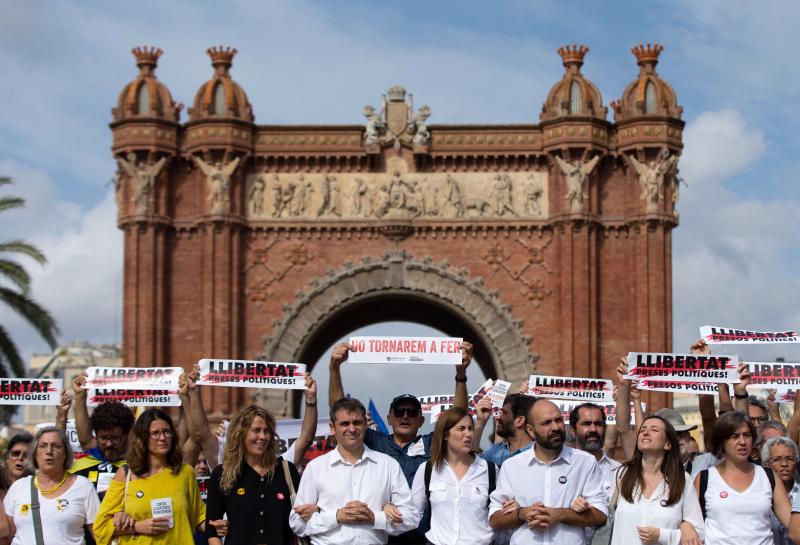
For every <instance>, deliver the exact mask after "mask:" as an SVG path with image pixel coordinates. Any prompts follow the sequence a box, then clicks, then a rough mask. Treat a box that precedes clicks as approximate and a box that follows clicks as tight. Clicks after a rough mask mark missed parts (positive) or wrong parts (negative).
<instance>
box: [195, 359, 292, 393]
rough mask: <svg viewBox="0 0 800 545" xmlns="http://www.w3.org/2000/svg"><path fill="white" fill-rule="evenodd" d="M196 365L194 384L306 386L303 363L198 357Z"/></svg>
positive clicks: (244, 386)
mask: <svg viewBox="0 0 800 545" xmlns="http://www.w3.org/2000/svg"><path fill="white" fill-rule="evenodd" d="M199 365H200V380H198V381H197V384H202V385H207V386H235V387H237V388H281V389H284V390H304V389H305V387H306V386H305V384H306V381H305V376H304V374H305V372H306V366H305V364H304V363H275V362H266V361H247V360H212V359H202V360H200V362H199Z"/></svg>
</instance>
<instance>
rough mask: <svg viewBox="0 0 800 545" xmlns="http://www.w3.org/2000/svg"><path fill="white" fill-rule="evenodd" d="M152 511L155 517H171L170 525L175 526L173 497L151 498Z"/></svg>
mask: <svg viewBox="0 0 800 545" xmlns="http://www.w3.org/2000/svg"><path fill="white" fill-rule="evenodd" d="M150 511H151V512H152V513H153V518H156V517H169V527H170V528H172V527H174V526H175V519H174V517H173V516H172V498H169V497H167V498H158V499H155V500H150Z"/></svg>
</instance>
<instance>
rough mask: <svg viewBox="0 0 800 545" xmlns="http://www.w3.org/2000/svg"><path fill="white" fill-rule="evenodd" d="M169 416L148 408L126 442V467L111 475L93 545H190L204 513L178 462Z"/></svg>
mask: <svg viewBox="0 0 800 545" xmlns="http://www.w3.org/2000/svg"><path fill="white" fill-rule="evenodd" d="M177 439H178V437H177V432H176V430H175V426H174V425H173V423H172V419H171V418H170V417H169V415H168V414H166V413H165V412H163V411H161V410H159V409H147V410H146V411H144V412H143V413H142V414H141V416H139V418H138V419H137V420H136V423H135V424H134V425H133V430H131V436H130V439H129V441H128V456H127V458H126V459H127V462H128V463H127V465H125V466H122V467H121V468H120V469H119V470H118V471H117V473H116V475H115V476H114V479H113V480H112V481H111V484H110V486H109V488H108V491H107V492H106V495H105V497H104V498H103V502H102V503H101V504H100V511H99V512H98V513H97V520H96V521H95V535H96V539H97V543H98V545H108V544H109V543H111V540H112V539H113V538H115V537H117V538H119V543H120V545H125V544H131V543H135V544H136V545H151V544H152V545H156V544H162V543H163V544H169V545H193V544H194V531H195V529H204V526H205V524H204V523H205V520H206V509H205V505H203V500H202V499H201V498H200V490H199V488H198V487H197V480H196V479H195V475H194V469H192V466H190V465H188V464H184V463H183V457H182V455H181V451H180V448H179V447H178V441H177Z"/></svg>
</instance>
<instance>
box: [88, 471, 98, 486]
mask: <svg viewBox="0 0 800 545" xmlns="http://www.w3.org/2000/svg"><path fill="white" fill-rule="evenodd" d="M98 475H99V473H98V472H97V471H90V472H89V480H90V481H92V482H93V483H96V482H97V476H98Z"/></svg>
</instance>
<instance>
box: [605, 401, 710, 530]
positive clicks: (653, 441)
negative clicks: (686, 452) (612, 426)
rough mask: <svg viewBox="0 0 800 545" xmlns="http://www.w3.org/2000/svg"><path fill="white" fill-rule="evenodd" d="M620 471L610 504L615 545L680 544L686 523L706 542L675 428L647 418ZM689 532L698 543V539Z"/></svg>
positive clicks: (697, 504) (701, 520)
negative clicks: (630, 454) (631, 452)
mask: <svg viewBox="0 0 800 545" xmlns="http://www.w3.org/2000/svg"><path fill="white" fill-rule="evenodd" d="M618 471H619V472H620V473H619V474H618V477H617V482H616V486H615V490H614V493H613V496H612V501H611V503H612V504H613V503H614V501H615V500H616V502H617V503H616V511H615V514H614V527H613V534H612V537H611V545H623V544H625V545H628V544H631V543H641V544H644V545H652V544H656V543H658V544H662V545H678V544H679V543H681V524H683V523H689V524H691V525H692V526H693V527H694V530H695V532H696V533H697V534H698V536H699V538H702V536H703V533H704V529H703V516H702V512H701V510H700V503H699V502H698V500H697V492H696V491H695V490H694V488H693V487H692V486H691V484H690V480H689V476H688V475H687V474H686V472H685V471H684V470H683V463H682V462H681V451H680V446H679V445H678V434H677V432H676V431H675V428H673V427H672V424H670V423H669V422H667V421H666V420H665V419H663V418H661V417H660V416H649V417H647V418H646V419H644V421H643V422H642V425H641V427H640V428H639V433H638V436H637V440H636V449H635V451H634V454H633V457H632V458H631V459H630V460H628V461H627V462H626V463H624V464H622V466H621V467H620V469H619V470H618ZM690 533H692V536H693V537H692V538H691V541H694V542H695V543H698V545H699V543H700V541H699V539H698V536H694V532H690ZM691 541H690V542H691ZM684 543H686V541H684Z"/></svg>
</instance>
